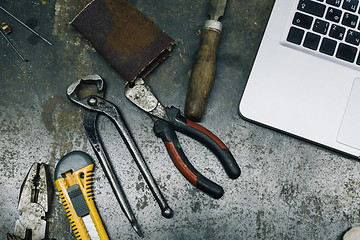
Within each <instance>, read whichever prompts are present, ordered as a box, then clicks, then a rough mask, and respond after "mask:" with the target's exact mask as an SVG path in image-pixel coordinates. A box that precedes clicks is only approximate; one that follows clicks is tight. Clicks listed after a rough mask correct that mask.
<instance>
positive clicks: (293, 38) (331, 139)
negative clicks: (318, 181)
mask: <svg viewBox="0 0 360 240" xmlns="http://www.w3.org/2000/svg"><path fill="white" fill-rule="evenodd" d="M358 2H359V1H358V0H356V1H354V0H323V1H321V0H313V1H310V0H276V2H275V5H274V7H273V11H272V14H271V17H270V19H269V22H268V25H267V28H266V30H265V33H264V36H263V40H262V43H261V45H260V48H259V51H258V54H257V57H256V60H255V62H254V65H253V68H252V71H251V74H250V76H249V79H248V82H247V85H246V88H245V91H244V93H243V96H242V98H241V101H240V106H239V111H240V114H241V116H242V117H244V118H245V119H247V120H250V121H253V122H255V123H258V124H261V125H264V126H267V127H270V128H273V129H276V130H279V131H282V132H285V133H288V134H290V135H294V136H297V137H300V138H302V139H306V140H309V141H311V142H313V143H317V144H320V145H322V146H325V147H328V148H331V149H333V150H337V151H340V152H342V153H346V154H350V155H352V156H355V157H359V156H360V71H359V70H360V57H359V49H360V48H359V43H360V30H359V29H360V28H359V22H360V17H359V15H360V14H359V8H360V3H358ZM356 16H358V18H357V17H356ZM358 58H359V59H358Z"/></svg>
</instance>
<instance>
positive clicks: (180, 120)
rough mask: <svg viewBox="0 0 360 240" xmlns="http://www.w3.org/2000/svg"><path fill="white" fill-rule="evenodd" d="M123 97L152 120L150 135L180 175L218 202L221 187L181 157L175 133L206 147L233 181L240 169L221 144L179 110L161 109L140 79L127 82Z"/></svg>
mask: <svg viewBox="0 0 360 240" xmlns="http://www.w3.org/2000/svg"><path fill="white" fill-rule="evenodd" d="M125 96H126V97H127V98H128V99H129V100H130V101H131V102H132V103H134V104H135V105H136V106H138V107H139V108H141V109H142V110H144V111H145V112H147V113H149V114H150V115H151V116H152V119H153V120H154V122H155V124H154V132H155V134H156V136H158V137H161V139H162V140H163V142H164V143H165V146H166V149H167V151H168V153H169V155H170V157H171V159H172V161H173V162H174V164H175V166H176V167H177V169H178V170H179V171H180V172H181V174H182V175H183V176H184V177H185V178H186V179H187V180H188V181H189V182H190V183H192V184H193V185H194V186H195V187H197V188H198V189H200V190H202V191H203V192H205V193H207V194H208V195H210V196H211V197H213V198H215V199H218V198H221V197H222V195H223V194H224V190H223V188H222V187H221V186H219V185H218V184H216V183H214V182H213V181H211V180H209V179H207V178H206V177H204V176H203V175H201V173H199V172H198V171H197V170H196V169H195V168H194V166H193V165H192V164H191V163H190V161H189V160H188V159H187V157H186V155H185V154H184V152H183V150H182V148H181V146H180V143H179V140H178V138H177V136H176V133H175V131H178V132H181V133H183V134H185V135H188V136H189V137H192V138H194V139H195V140H197V141H199V142H201V143H202V144H204V145H205V146H206V147H208V148H209V149H210V150H211V151H212V152H213V153H214V154H215V155H216V157H217V158H218V159H219V160H220V162H221V164H222V166H223V168H224V170H225V172H226V173H227V175H228V176H229V177H230V178H232V179H236V178H237V177H239V176H240V172H241V171H240V168H239V166H238V164H237V163H236V161H235V159H234V157H233V155H232V154H231V152H230V151H229V149H228V148H227V147H226V146H225V144H224V143H223V142H222V141H221V140H220V139H219V138H218V137H216V136H215V135H214V134H213V133H211V132H210V131H209V130H207V129H206V128H204V127H203V126H201V125H199V124H197V123H194V122H192V121H190V120H188V119H186V118H185V117H184V116H182V115H181V114H180V110H179V109H177V108H175V107H171V108H165V107H164V106H163V105H162V104H161V103H160V102H159V101H158V100H157V98H156V97H155V96H154V94H153V93H152V92H151V89H150V87H149V86H148V85H146V83H145V82H144V80H143V79H141V78H138V79H136V80H135V82H134V83H127V84H126V86H125Z"/></svg>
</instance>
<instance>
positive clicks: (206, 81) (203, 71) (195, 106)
mask: <svg viewBox="0 0 360 240" xmlns="http://www.w3.org/2000/svg"><path fill="white" fill-rule="evenodd" d="M219 40H220V31H219V30H218V29H213V28H204V29H203V30H202V33H201V44H200V48H199V51H198V52H197V55H196V57H195V61H194V63H193V66H192V71H191V75H190V83H189V87H188V91H187V97H186V103H185V111H184V114H185V116H186V117H187V118H188V119H190V120H192V121H200V120H201V118H202V116H203V113H204V110H205V107H206V102H207V99H208V97H209V93H210V90H211V86H212V82H213V79H214V75H215V68H216V50H217V47H218V43H219Z"/></svg>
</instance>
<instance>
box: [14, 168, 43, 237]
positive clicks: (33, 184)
mask: <svg viewBox="0 0 360 240" xmlns="http://www.w3.org/2000/svg"><path fill="white" fill-rule="evenodd" d="M48 206H49V188H48V181H47V173H46V165H45V163H41V164H40V163H33V164H32V166H31V168H30V170H29V172H28V174H27V176H26V178H25V180H24V182H23V185H22V187H21V191H20V197H19V205H18V211H19V213H20V216H19V218H18V219H17V220H16V223H15V232H14V235H15V236H17V237H20V238H21V239H24V238H26V237H27V236H26V235H27V232H28V230H31V234H32V235H31V236H32V239H45V233H46V219H45V218H46V212H48Z"/></svg>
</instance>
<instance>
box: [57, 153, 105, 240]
mask: <svg viewBox="0 0 360 240" xmlns="http://www.w3.org/2000/svg"><path fill="white" fill-rule="evenodd" d="M93 168H94V162H93V160H92V159H91V157H90V156H89V155H88V154H86V153H84V152H81V151H73V152H70V153H68V154H66V155H65V156H64V157H62V158H61V159H60V161H59V162H58V164H57V165H56V168H55V184H56V188H57V190H58V191H59V194H60V199H61V202H62V204H63V205H64V208H65V212H66V215H67V217H68V219H69V222H70V224H71V227H72V229H73V233H74V235H75V237H76V239H82V240H88V239H91V240H94V239H101V240H105V239H109V238H108V236H107V233H106V231H105V228H104V225H103V223H102V221H101V219H100V215H99V213H98V211H97V209H96V207H95V203H94V199H93V193H92V186H91V178H92V171H93Z"/></svg>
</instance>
